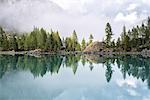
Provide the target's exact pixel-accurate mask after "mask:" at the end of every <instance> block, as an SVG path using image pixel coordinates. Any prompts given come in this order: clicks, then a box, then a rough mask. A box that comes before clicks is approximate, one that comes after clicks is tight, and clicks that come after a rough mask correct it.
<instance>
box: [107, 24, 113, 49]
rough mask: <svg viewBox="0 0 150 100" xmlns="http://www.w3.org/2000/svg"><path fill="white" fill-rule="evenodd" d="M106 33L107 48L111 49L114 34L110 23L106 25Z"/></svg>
mask: <svg viewBox="0 0 150 100" xmlns="http://www.w3.org/2000/svg"><path fill="white" fill-rule="evenodd" d="M105 33H106V39H105V43H106V46H107V47H110V45H111V39H112V35H113V34H112V29H111V26H110V24H109V23H107V24H106V28H105Z"/></svg>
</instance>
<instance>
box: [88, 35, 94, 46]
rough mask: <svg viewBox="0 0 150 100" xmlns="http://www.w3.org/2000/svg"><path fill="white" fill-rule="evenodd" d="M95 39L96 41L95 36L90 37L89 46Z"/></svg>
mask: <svg viewBox="0 0 150 100" xmlns="http://www.w3.org/2000/svg"><path fill="white" fill-rule="evenodd" d="M93 39H94V37H93V35H92V34H90V37H89V44H91V43H92V42H93Z"/></svg>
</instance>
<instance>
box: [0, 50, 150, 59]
mask: <svg viewBox="0 0 150 100" xmlns="http://www.w3.org/2000/svg"><path fill="white" fill-rule="evenodd" d="M0 54H1V55H30V56H40V55H55V54H58V55H68V54H88V55H102V56H105V55H107V56H108V55H142V56H145V57H150V50H145V51H142V52H82V51H75V52H39V51H19V52H15V51H0Z"/></svg>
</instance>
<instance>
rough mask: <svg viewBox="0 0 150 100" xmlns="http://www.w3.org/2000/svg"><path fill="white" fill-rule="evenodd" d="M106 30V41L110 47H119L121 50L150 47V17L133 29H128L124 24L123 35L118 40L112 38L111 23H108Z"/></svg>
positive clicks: (139, 49) (136, 49)
mask: <svg viewBox="0 0 150 100" xmlns="http://www.w3.org/2000/svg"><path fill="white" fill-rule="evenodd" d="M105 32H106V38H105V40H104V42H105V43H106V45H107V47H109V48H117V49H118V50H119V51H121V50H122V51H141V50H143V49H150V17H148V19H147V22H146V23H142V24H141V25H137V26H136V27H133V28H132V29H129V30H127V29H126V26H123V30H122V33H121V36H120V37H119V38H118V39H117V41H115V40H112V36H113V32H112V28H111V25H110V24H109V23H107V24H106V29H105ZM117 49H116V50H117Z"/></svg>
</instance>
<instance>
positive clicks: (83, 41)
mask: <svg viewBox="0 0 150 100" xmlns="http://www.w3.org/2000/svg"><path fill="white" fill-rule="evenodd" d="M81 44H82V50H84V49H85V47H86V42H85V39H84V38H83V39H82V42H81Z"/></svg>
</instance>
